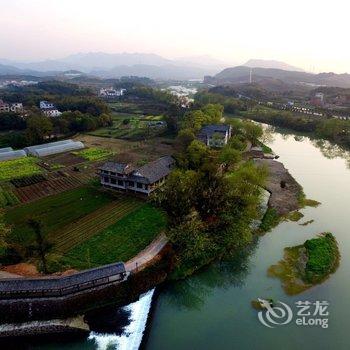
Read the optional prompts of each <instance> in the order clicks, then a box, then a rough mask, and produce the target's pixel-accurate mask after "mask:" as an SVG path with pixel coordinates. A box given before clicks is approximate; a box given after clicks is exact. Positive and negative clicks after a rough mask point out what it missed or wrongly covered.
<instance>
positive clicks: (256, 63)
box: [243, 59, 303, 72]
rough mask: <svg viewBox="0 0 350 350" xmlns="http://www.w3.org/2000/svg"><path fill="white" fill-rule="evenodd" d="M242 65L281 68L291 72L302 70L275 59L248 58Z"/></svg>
mask: <svg viewBox="0 0 350 350" xmlns="http://www.w3.org/2000/svg"><path fill="white" fill-rule="evenodd" d="M243 66H246V67H252V68H273V69H282V70H287V71H293V72H303V69H301V68H298V67H295V66H292V65H290V64H288V63H285V62H281V61H275V60H261V59H250V60H249V61H247V62H246V63H245V64H244V65H243Z"/></svg>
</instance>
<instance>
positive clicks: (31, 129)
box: [26, 115, 53, 144]
mask: <svg viewBox="0 0 350 350" xmlns="http://www.w3.org/2000/svg"><path fill="white" fill-rule="evenodd" d="M52 130H53V124H52V122H51V120H50V119H49V118H48V117H45V116H42V115H33V116H31V117H29V118H28V120H27V130H26V138H27V140H28V142H29V143H30V144H35V143H41V142H43V141H44V139H45V136H49V135H51V133H52Z"/></svg>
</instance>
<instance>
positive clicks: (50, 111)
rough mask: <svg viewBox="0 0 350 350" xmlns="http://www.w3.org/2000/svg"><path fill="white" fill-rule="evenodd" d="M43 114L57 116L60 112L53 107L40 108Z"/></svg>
mask: <svg viewBox="0 0 350 350" xmlns="http://www.w3.org/2000/svg"><path fill="white" fill-rule="evenodd" d="M42 112H43V114H44V115H46V116H47V117H53V118H55V117H59V116H60V115H61V114H62V112H60V111H59V110H58V109H56V108H53V109H44V110H42Z"/></svg>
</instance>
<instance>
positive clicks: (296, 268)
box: [268, 233, 340, 295]
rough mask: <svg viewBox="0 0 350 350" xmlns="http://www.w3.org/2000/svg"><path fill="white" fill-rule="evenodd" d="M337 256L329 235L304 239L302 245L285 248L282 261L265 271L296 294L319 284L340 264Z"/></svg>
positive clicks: (288, 292) (331, 236)
mask: <svg viewBox="0 0 350 350" xmlns="http://www.w3.org/2000/svg"><path fill="white" fill-rule="evenodd" d="M339 259H340V254H339V250H338V244H337V241H336V239H335V238H334V236H333V235H332V234H331V233H323V234H320V235H319V237H317V238H313V239H310V240H307V241H306V242H305V243H304V244H302V245H298V246H295V247H287V248H285V250H284V258H283V260H281V261H279V263H278V264H276V265H272V266H270V267H269V269H268V275H269V276H270V277H277V278H279V279H280V280H281V282H282V287H283V289H284V290H285V292H286V293H287V294H289V295H295V294H299V293H301V292H303V291H305V290H307V289H309V288H311V287H312V286H314V285H315V284H319V283H322V282H323V281H324V280H326V279H327V278H328V277H329V276H330V274H332V273H334V272H335V271H336V269H337V267H338V265H339Z"/></svg>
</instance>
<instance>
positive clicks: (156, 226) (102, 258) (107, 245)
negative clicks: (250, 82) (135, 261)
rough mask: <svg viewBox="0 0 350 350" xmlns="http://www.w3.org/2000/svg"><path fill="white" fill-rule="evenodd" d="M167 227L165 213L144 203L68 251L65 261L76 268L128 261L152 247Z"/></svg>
mask: <svg viewBox="0 0 350 350" xmlns="http://www.w3.org/2000/svg"><path fill="white" fill-rule="evenodd" d="M165 225H166V217H165V215H164V213H162V212H161V211H160V210H158V209H156V208H154V207H152V206H151V205H149V204H145V205H143V206H142V207H140V208H138V209H136V210H135V211H133V212H131V213H129V214H127V215H126V216H124V217H122V218H121V219H120V220H119V221H117V222H116V223H114V224H113V225H111V226H109V227H108V228H106V229H104V230H102V231H101V232H100V233H98V234H96V235H94V236H93V237H91V238H90V239H88V240H86V241H85V242H84V243H82V244H79V245H77V246H76V247H74V248H73V249H71V250H69V251H68V252H67V253H66V254H65V255H64V257H63V258H62V261H63V263H64V264H65V265H66V266H70V267H73V268H77V269H85V268H90V267H94V266H99V265H103V264H109V263H113V262H116V261H124V262H125V261H127V260H129V259H130V258H132V257H133V256H135V255H136V254H137V253H139V252H140V251H141V250H142V249H144V248H145V247H146V246H147V245H148V244H150V243H151V242H152V240H153V239H154V238H155V237H156V236H157V235H158V234H159V233H160V232H161V231H162V230H163V229H164V228H165Z"/></svg>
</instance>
